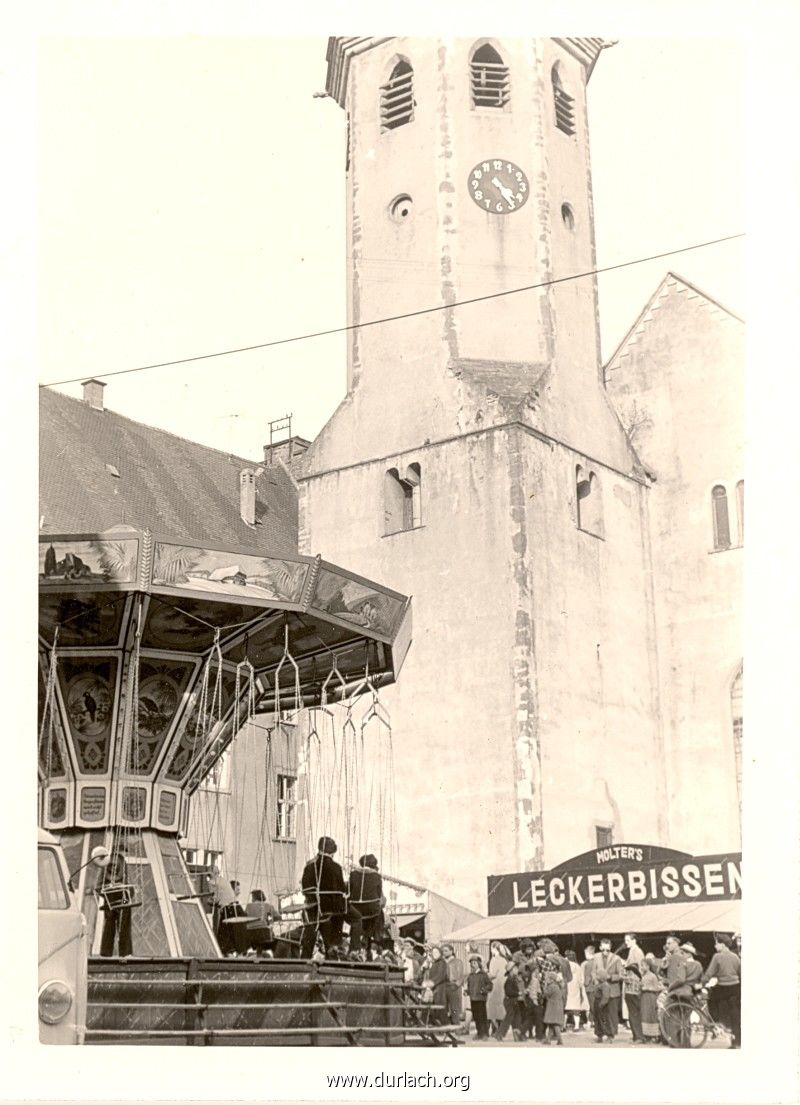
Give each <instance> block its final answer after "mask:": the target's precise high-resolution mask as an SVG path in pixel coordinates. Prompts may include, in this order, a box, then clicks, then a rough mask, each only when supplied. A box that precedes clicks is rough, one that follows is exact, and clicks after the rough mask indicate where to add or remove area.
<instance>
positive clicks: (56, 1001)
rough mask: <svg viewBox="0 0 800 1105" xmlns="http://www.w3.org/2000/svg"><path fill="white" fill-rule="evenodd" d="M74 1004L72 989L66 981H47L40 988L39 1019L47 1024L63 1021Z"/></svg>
mask: <svg viewBox="0 0 800 1105" xmlns="http://www.w3.org/2000/svg"><path fill="white" fill-rule="evenodd" d="M71 1006H72V990H70V988H69V986H67V984H66V982H46V983H45V984H44V986H42V987H41V988H40V990H39V1019H40V1020H42V1021H44V1023H45V1024H58V1022H59V1021H63V1019H64V1017H66V1015H67V1013H69V1011H70V1007H71Z"/></svg>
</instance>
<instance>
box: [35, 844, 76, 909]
mask: <svg viewBox="0 0 800 1105" xmlns="http://www.w3.org/2000/svg"><path fill="white" fill-rule="evenodd" d="M39 909H69V895H68V894H67V888H66V886H65V885H64V875H63V873H62V871H61V864H60V863H59V862H58V856H57V855H56V851H55V848H41V847H40V848H39Z"/></svg>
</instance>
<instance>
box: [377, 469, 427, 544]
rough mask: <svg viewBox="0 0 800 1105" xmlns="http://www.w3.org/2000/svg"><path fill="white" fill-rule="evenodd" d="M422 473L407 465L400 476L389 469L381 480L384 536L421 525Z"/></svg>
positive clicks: (397, 472)
mask: <svg viewBox="0 0 800 1105" xmlns="http://www.w3.org/2000/svg"><path fill="white" fill-rule="evenodd" d="M421 494H422V472H421V469H420V466H419V465H418V464H409V466H408V468H406V470H405V472H404V473H403V474H402V475H401V474H400V472H399V471H398V470H397V468H390V469H389V470H388V471H387V473H386V475H385V476H384V480H383V504H384V534H386V535H387V536H388V535H389V534H390V533H402V532H403V530H409V529H417V527H418V526H421V525H422V510H421Z"/></svg>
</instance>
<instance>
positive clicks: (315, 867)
mask: <svg viewBox="0 0 800 1105" xmlns="http://www.w3.org/2000/svg"><path fill="white" fill-rule="evenodd" d="M336 850H337V849H336V841H335V840H333V839H332V837H329V836H321V837H320V838H319V843H318V844H317V854H316V856H315V857H314V859H310V860H309V861H308V863H307V864H306V865H305V867H304V868H303V876H302V880H301V884H300V885H301V887H302V890H303V895H304V897H305V900H306V905H305V914H306V916H305V923H304V925H303V936H302V939H301V942H300V958H301V959H310V958H311V955H312V953H313V951H314V947H315V945H316V941H317V934H318V933H319V935H320V936H321V937H322V941H323V943H324V945H325V951H326V953H327V952H328V951H329V950H330V949H332V948H334V947H336V946H338V945H339V944H341V942H342V931H343V928H344V921H345V917H346V916H347V913H348V909H347V886H346V884H345V881H344V872H343V871H342V868H341V866H340V865H339V864H338V863H337V862H336V861H335V860H334V858H333V856H334V855H335V854H336ZM354 933H355V936H354ZM350 945H351V947H353V946H355V948H356V950H358V949H360V947H361V924H360V917H359V920H358V922H356V923H352V922H351V929H350Z"/></svg>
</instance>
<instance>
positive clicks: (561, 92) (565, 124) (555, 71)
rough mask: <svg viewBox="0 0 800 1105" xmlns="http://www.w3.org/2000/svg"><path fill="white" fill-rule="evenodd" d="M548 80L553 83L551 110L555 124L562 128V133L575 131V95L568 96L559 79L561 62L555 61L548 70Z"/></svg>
mask: <svg viewBox="0 0 800 1105" xmlns="http://www.w3.org/2000/svg"><path fill="white" fill-rule="evenodd" d="M550 81H551V83H552V85H553V111H554V112H555V120H556V126H557V127H558V129H559V130H563V132H564V134H574V133H575V97H574V96H570V94H569V92H567V90H566V88H565V87H564V82H563V80H562V79H561V63H560V62H556V64H555V65H554V66H553V68H552V70H551V71H550Z"/></svg>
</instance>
